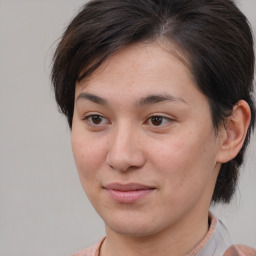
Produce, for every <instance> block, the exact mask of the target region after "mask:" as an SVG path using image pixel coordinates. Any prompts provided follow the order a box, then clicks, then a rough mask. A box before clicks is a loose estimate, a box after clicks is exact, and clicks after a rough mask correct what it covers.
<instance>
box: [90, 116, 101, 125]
mask: <svg viewBox="0 0 256 256" xmlns="http://www.w3.org/2000/svg"><path fill="white" fill-rule="evenodd" d="M103 118H104V117H102V116H99V115H92V116H91V120H92V123H93V124H100V123H101V122H102V120H103Z"/></svg>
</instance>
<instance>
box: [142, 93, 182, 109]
mask: <svg viewBox="0 0 256 256" xmlns="http://www.w3.org/2000/svg"><path fill="white" fill-rule="evenodd" d="M165 101H172V102H182V103H186V101H185V100H184V99H182V98H177V97H174V96H172V95H170V94H169V93H164V94H157V95H149V96H146V97H144V98H141V99H140V100H139V101H138V102H137V104H138V105H139V106H144V105H149V104H155V103H159V102H165Z"/></svg>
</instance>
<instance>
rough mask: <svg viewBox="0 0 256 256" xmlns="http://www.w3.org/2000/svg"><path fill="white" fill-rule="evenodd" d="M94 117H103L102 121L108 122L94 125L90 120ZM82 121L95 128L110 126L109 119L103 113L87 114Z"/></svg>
mask: <svg viewBox="0 0 256 256" xmlns="http://www.w3.org/2000/svg"><path fill="white" fill-rule="evenodd" d="M93 116H99V117H101V118H102V119H104V120H105V121H107V122H104V123H100V124H94V123H93V122H92V120H90V118H91V117H93ZM82 120H83V121H85V122H86V123H87V124H88V125H90V126H93V127H102V126H105V125H106V124H110V121H109V120H108V118H107V117H105V116H104V115H102V114H101V113H97V112H89V113H87V114H85V115H84V116H83V117H82Z"/></svg>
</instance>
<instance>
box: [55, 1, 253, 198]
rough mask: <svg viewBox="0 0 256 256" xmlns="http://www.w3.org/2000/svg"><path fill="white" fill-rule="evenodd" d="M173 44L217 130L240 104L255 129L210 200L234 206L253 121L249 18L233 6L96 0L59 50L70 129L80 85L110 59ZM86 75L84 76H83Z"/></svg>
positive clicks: (61, 96)
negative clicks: (135, 47) (140, 45)
mask: <svg viewBox="0 0 256 256" xmlns="http://www.w3.org/2000/svg"><path fill="white" fill-rule="evenodd" d="M158 39H160V40H164V41H169V42H172V43H174V44H175V45H176V46H178V48H179V49H180V52H182V54H184V55H185V56H186V58H187V60H188V62H189V66H190V70H191V73H192V74H193V76H194V79H195V81H196V83H197V86H198V88H199V89H200V90H201V91H202V93H203V94H204V95H205V96H206V97H207V98H208V99H209V104H210V107H211V114H212V120H213V125H214V127H215V128H216V130H218V127H219V125H220V124H221V123H223V121H224V120H225V118H226V117H227V116H229V115H230V114H231V113H232V109H233V106H234V105H235V104H236V103H237V102H238V101H239V100H241V99H243V100H245V101H247V103H248V104H249V106H250V109H251V123H250V126H249V129H248V132H247V136H246V139H245V142H244V145H243V147H242V149H241V151H240V152H239V153H238V155H237V156H236V157H235V158H234V159H233V160H231V161H229V162H228V163H225V164H223V165H222V167H221V170H220V173H219V176H218V179H217V183H216V186H215V190H214V193H213V197H212V202H226V203H227V202H229V201H230V199H231V197H232V195H233V194H234V191H235V188H236V186H237V181H238V174H239V171H238V168H239V166H240V165H241V164H242V162H243V157H244V153H245V149H246V147H247V144H248V142H249V137H250V133H251V131H252V129H253V127H254V123H255V107H254V103H253V95H252V94H253V79H254V61H255V59H254V50H253V37H252V32H251V29H250V25H249V23H248V21H247V19H246V17H245V16H244V15H243V13H241V11H240V10H239V9H238V8H237V7H236V5H235V4H234V2H233V1H231V0H193V1H191V0H122V1H120V0H107V1H106V0H92V1H89V2H88V3H86V4H85V5H84V7H83V8H82V9H81V11H80V12H79V13H78V15H77V16H76V17H75V18H74V19H73V21H72V22H71V23H70V25H69V26H68V28H67V29H66V31H65V33H64V34H63V36H62V39H61V41H60V43H59V45H58V47H57V49H56V52H55V55H54V59H53V67H52V82H53V86H54V90H55V96H56V101H57V103H58V105H59V108H60V110H61V111H62V112H63V113H64V114H65V115H66V116H67V119H68V123H69V126H70V128H72V118H73V109H74V93H75V83H76V81H77V80H79V79H82V78H84V77H87V76H89V75H90V74H91V73H93V72H94V71H95V70H96V69H97V68H98V67H99V66H100V65H101V63H102V62H103V61H104V60H105V59H106V58H108V57H109V56H110V55H111V54H113V53H115V52H116V51H118V50H119V49H121V48H124V47H126V46H128V45H130V44H133V43H137V42H148V41H154V40H158ZM82 71H84V73H83V74H82V75H81V72H82Z"/></svg>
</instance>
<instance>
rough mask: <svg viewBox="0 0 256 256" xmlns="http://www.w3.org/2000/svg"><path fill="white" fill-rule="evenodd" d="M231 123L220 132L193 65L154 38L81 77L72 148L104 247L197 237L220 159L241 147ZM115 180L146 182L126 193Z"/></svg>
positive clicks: (151, 249) (174, 247)
mask: <svg viewBox="0 0 256 256" xmlns="http://www.w3.org/2000/svg"><path fill="white" fill-rule="evenodd" d="M172 50H173V51H175V49H172ZM152 96H154V97H152ZM237 108H238V109H240V110H241V107H239V106H238V107H237ZM245 108H246V107H244V109H245ZM240 112H241V116H243V111H240ZM240 112H239V111H238V114H237V115H238V116H239V113H240ZM152 116H155V117H152ZM156 116H157V117H156ZM248 118H249V116H247V119H248ZM247 119H246V120H247ZM247 121H248V120H247ZM234 123H235V122H234V121H232V122H230V125H228V127H231V128H230V129H229V133H228V132H226V130H224V129H222V130H220V132H219V133H218V135H217V134H216V132H215V130H214V127H213V124H212V119H211V114H210V108H209V103H208V100H207V98H206V97H205V96H204V95H203V94H202V93H201V92H200V91H199V90H198V89H197V86H196V84H195V82H194V79H193V76H192V75H191V73H190V71H189V70H188V67H187V66H185V65H184V64H183V63H182V62H181V61H180V60H179V59H178V58H177V57H175V55H173V54H171V53H170V51H168V50H167V49H166V48H164V47H163V46H161V45H160V44H158V43H153V44H135V45H132V46H129V47H127V48H125V49H122V50H120V51H119V52H117V53H115V54H114V55H113V56H112V57H110V58H109V59H108V60H107V61H106V62H104V63H103V64H102V66H101V67H100V68H99V69H98V70H96V71H95V72H94V74H93V75H92V76H91V77H90V78H89V79H87V80H82V81H81V82H79V83H77V85H76V91H75V104H74V116H73V124H72V148H73V153H74V158H75V162H76V166H77V169H78V173H79V177H80V180H81V184H82V186H83V189H84V191H85V192H86V194H87V196H88V198H89V200H90V201H91V203H92V205H93V206H94V208H95V209H96V211H97V212H98V214H99V215H100V216H101V217H102V219H103V220H104V222H105V225H106V233H107V238H106V240H105V242H104V244H103V246H102V250H101V255H104V256H117V255H129V256H132V255H142V256H143V255H159V256H164V255H170V253H171V255H174V256H175V255H185V254H186V253H187V252H189V250H191V249H192V248H193V247H194V246H195V245H196V244H197V243H199V242H200V240H201V239H202V238H203V237H204V236H205V234H206V233H207V230H208V210H209V205H210V201H211V197H212V193H213V190H214V186H215V182H216V178H217V175H218V172H219V169H220V166H221V163H222V162H225V161H228V160H229V159H230V157H231V154H235V153H234V152H233V151H234V150H233V151H232V150H231V149H230V146H229V145H230V143H229V138H230V136H231V137H232V139H233V140H234V138H237V140H238V137H239V136H238V135H237V134H240V133H239V132H240V130H241V129H242V128H241V129H240V130H239V129H237V130H239V132H237V133H235V132H232V131H233V130H235V129H233V128H232V127H236V126H235V125H234ZM232 125H233V126H232ZM237 130H235V131H237ZM244 130H246V128H245V129H244ZM240 137H241V138H240ZM240 137H239V139H240V141H241V143H242V142H243V139H244V136H240ZM241 143H240V144H241ZM237 144H238V143H237ZM240 144H239V145H238V146H237V148H239V146H241V145H240ZM223 145H225V146H223ZM224 147H225V149H224ZM237 150H238V149H237ZM111 183H119V184H129V183H139V184H143V185H146V186H148V187H150V191H149V193H148V194H146V195H145V196H143V197H141V198H139V199H138V200H135V201H132V202H130V201H127V202H120V201H117V200H115V199H114V198H113V197H112V196H111V194H110V193H109V191H108V190H107V189H106V187H107V186H108V184H111Z"/></svg>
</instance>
